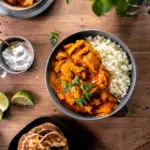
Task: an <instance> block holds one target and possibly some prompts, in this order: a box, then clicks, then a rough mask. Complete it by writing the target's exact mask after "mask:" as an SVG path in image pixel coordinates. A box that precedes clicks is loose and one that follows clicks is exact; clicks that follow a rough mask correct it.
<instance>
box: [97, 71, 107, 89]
mask: <svg viewBox="0 0 150 150" xmlns="http://www.w3.org/2000/svg"><path fill="white" fill-rule="evenodd" d="M97 85H98V86H99V87H100V88H102V89H106V88H108V85H109V74H108V72H106V71H105V70H102V69H100V70H99V74H98V79H97Z"/></svg>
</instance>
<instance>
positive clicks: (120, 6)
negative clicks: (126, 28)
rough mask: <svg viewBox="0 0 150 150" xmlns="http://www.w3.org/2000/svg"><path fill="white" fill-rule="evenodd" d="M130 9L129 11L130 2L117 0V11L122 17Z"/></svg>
mask: <svg viewBox="0 0 150 150" xmlns="http://www.w3.org/2000/svg"><path fill="white" fill-rule="evenodd" d="M128 9H129V2H128V0H117V3H116V11H117V13H118V14H119V15H120V16H125V15H126V14H127V10H128Z"/></svg>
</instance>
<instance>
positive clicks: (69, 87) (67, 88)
mask: <svg viewBox="0 0 150 150" xmlns="http://www.w3.org/2000/svg"><path fill="white" fill-rule="evenodd" d="M59 82H60V83H61V84H63V85H64V89H63V90H64V92H65V93H67V92H70V91H71V90H72V86H73V85H72V84H71V83H66V82H65V81H63V80H60V79H59Z"/></svg>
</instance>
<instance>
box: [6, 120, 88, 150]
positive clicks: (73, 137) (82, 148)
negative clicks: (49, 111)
mask: <svg viewBox="0 0 150 150" xmlns="http://www.w3.org/2000/svg"><path fill="white" fill-rule="evenodd" d="M46 122H50V123H53V124H55V125H56V126H58V127H59V128H60V130H61V131H62V132H63V134H64V135H65V137H66V138H67V140H68V144H69V150H77V149H78V150H90V148H89V145H88V144H87V143H86V142H85V141H83V140H82V139H81V138H80V137H78V135H77V134H76V133H75V132H74V131H73V130H71V129H70V128H69V127H67V126H66V125H65V124H64V123H62V122H61V121H60V120H59V119H56V118H55V117H40V118H37V119H35V120H34V121H32V122H31V123H29V124H28V125H27V126H26V127H25V128H24V129H22V130H21V131H20V132H19V133H18V134H17V135H16V136H15V137H14V138H13V140H12V141H11V142H10V144H9V147H8V150H17V147H18V142H19V139H20V138H21V136H22V135H23V134H25V133H27V132H28V131H30V130H31V129H32V128H34V127H36V126H38V125H41V124H43V123H46Z"/></svg>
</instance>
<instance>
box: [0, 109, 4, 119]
mask: <svg viewBox="0 0 150 150" xmlns="http://www.w3.org/2000/svg"><path fill="white" fill-rule="evenodd" d="M2 118H3V112H2V111H1V110H0V120H2Z"/></svg>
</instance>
